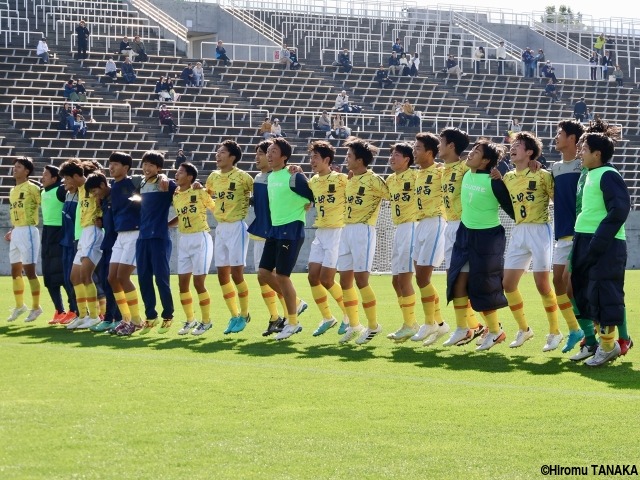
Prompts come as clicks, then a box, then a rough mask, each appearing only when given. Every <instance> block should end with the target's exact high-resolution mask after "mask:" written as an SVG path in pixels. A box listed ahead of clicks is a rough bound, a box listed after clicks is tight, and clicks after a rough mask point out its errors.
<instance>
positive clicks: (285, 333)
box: [276, 324, 302, 340]
mask: <svg viewBox="0 0 640 480" xmlns="http://www.w3.org/2000/svg"><path fill="white" fill-rule="evenodd" d="M301 331H302V325H300V324H297V325H285V327H284V328H283V329H282V331H281V332H280V333H278V334H277V335H276V340H284V339H285V338H289V337H290V336H291V335H295V334H296V333H300V332H301Z"/></svg>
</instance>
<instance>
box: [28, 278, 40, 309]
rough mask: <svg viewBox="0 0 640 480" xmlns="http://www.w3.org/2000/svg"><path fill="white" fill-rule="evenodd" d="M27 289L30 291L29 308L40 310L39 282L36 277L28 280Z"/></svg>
mask: <svg viewBox="0 0 640 480" xmlns="http://www.w3.org/2000/svg"><path fill="white" fill-rule="evenodd" d="M29 288H30V289H31V308H32V309H33V310H35V309H36V308H40V280H38V277H36V278H30V279H29Z"/></svg>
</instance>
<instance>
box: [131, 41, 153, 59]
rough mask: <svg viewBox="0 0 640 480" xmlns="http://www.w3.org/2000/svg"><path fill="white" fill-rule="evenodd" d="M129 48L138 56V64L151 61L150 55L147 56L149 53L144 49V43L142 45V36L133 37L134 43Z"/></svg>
mask: <svg viewBox="0 0 640 480" xmlns="http://www.w3.org/2000/svg"><path fill="white" fill-rule="evenodd" d="M129 46H130V47H131V50H133V52H134V53H135V54H136V57H135V59H134V60H135V61H136V62H146V61H147V60H149V55H147V52H146V51H145V49H144V43H142V39H141V38H140V35H136V36H135V37H133V42H131V43H130V44H129Z"/></svg>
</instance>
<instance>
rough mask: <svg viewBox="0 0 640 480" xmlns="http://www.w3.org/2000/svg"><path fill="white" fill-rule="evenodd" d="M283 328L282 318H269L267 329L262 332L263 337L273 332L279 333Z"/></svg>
mask: <svg viewBox="0 0 640 480" xmlns="http://www.w3.org/2000/svg"><path fill="white" fill-rule="evenodd" d="M283 328H284V318H280V317H278V319H277V320H273V321H272V320H269V325H267V329H266V330H265V331H264V332H262V336H263V337H268V336H269V335H271V334H273V333H279V332H281V331H282V329H283Z"/></svg>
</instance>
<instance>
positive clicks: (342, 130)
mask: <svg viewBox="0 0 640 480" xmlns="http://www.w3.org/2000/svg"><path fill="white" fill-rule="evenodd" d="M350 136H351V129H350V128H348V127H346V126H345V125H344V121H343V120H342V115H340V114H337V115H334V116H333V130H332V131H331V135H329V138H331V139H335V138H342V139H344V138H349V137H350Z"/></svg>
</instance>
